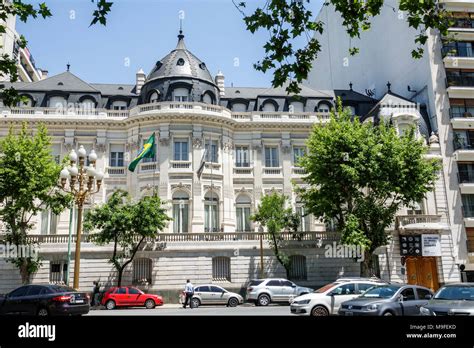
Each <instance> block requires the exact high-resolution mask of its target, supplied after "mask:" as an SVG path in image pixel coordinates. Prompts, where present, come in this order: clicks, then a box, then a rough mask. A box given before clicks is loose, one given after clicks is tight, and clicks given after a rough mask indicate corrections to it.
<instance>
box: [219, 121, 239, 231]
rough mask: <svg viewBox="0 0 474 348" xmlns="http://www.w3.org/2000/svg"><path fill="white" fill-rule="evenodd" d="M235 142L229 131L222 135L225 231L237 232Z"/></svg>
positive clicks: (223, 217)
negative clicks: (234, 170)
mask: <svg viewBox="0 0 474 348" xmlns="http://www.w3.org/2000/svg"><path fill="white" fill-rule="evenodd" d="M233 155H234V143H233V139H232V135H231V134H230V132H229V131H227V130H226V131H224V134H223V135H222V161H221V163H222V174H223V179H222V201H223V216H222V224H223V227H224V232H235V227H236V224H235V208H234V207H235V205H234V200H235V199H234V180H233V178H232V176H233V166H234V156H233Z"/></svg>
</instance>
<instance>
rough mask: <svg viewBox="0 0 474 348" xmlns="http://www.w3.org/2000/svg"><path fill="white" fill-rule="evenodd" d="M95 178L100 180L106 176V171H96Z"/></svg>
mask: <svg viewBox="0 0 474 348" xmlns="http://www.w3.org/2000/svg"><path fill="white" fill-rule="evenodd" d="M95 178H96V180H98V181H100V180H102V179H103V178H104V173H102V171H100V170H98V171H97V172H96V173H95Z"/></svg>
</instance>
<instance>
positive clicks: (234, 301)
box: [227, 297, 239, 307]
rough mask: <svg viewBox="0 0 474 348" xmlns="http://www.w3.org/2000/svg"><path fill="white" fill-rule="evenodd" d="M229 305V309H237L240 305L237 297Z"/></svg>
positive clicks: (231, 299) (230, 300) (232, 298)
mask: <svg viewBox="0 0 474 348" xmlns="http://www.w3.org/2000/svg"><path fill="white" fill-rule="evenodd" d="M227 304H228V305H229V307H237V306H238V305H239V300H237V299H236V298H235V297H231V298H230V299H229V302H228V303H227Z"/></svg>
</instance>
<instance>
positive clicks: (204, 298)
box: [192, 284, 244, 308]
mask: <svg viewBox="0 0 474 348" xmlns="http://www.w3.org/2000/svg"><path fill="white" fill-rule="evenodd" d="M192 301H193V307H194V308H197V307H199V306H200V305H213V304H225V305H227V306H229V307H236V306H238V305H239V304H242V303H244V298H243V297H242V296H241V295H239V294H237V293H235V292H230V291H228V290H226V289H224V288H223V287H220V286H217V285H214V284H205V285H199V286H196V287H195V288H194V296H193V299H192Z"/></svg>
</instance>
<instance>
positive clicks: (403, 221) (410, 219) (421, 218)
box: [395, 215, 441, 230]
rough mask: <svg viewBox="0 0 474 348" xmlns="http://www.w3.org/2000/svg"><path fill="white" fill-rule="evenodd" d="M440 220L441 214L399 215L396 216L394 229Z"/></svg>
mask: <svg viewBox="0 0 474 348" xmlns="http://www.w3.org/2000/svg"><path fill="white" fill-rule="evenodd" d="M439 222H441V215H399V216H397V217H396V221H395V229H397V230H398V229H399V228H400V227H403V226H406V225H412V224H426V223H439Z"/></svg>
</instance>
